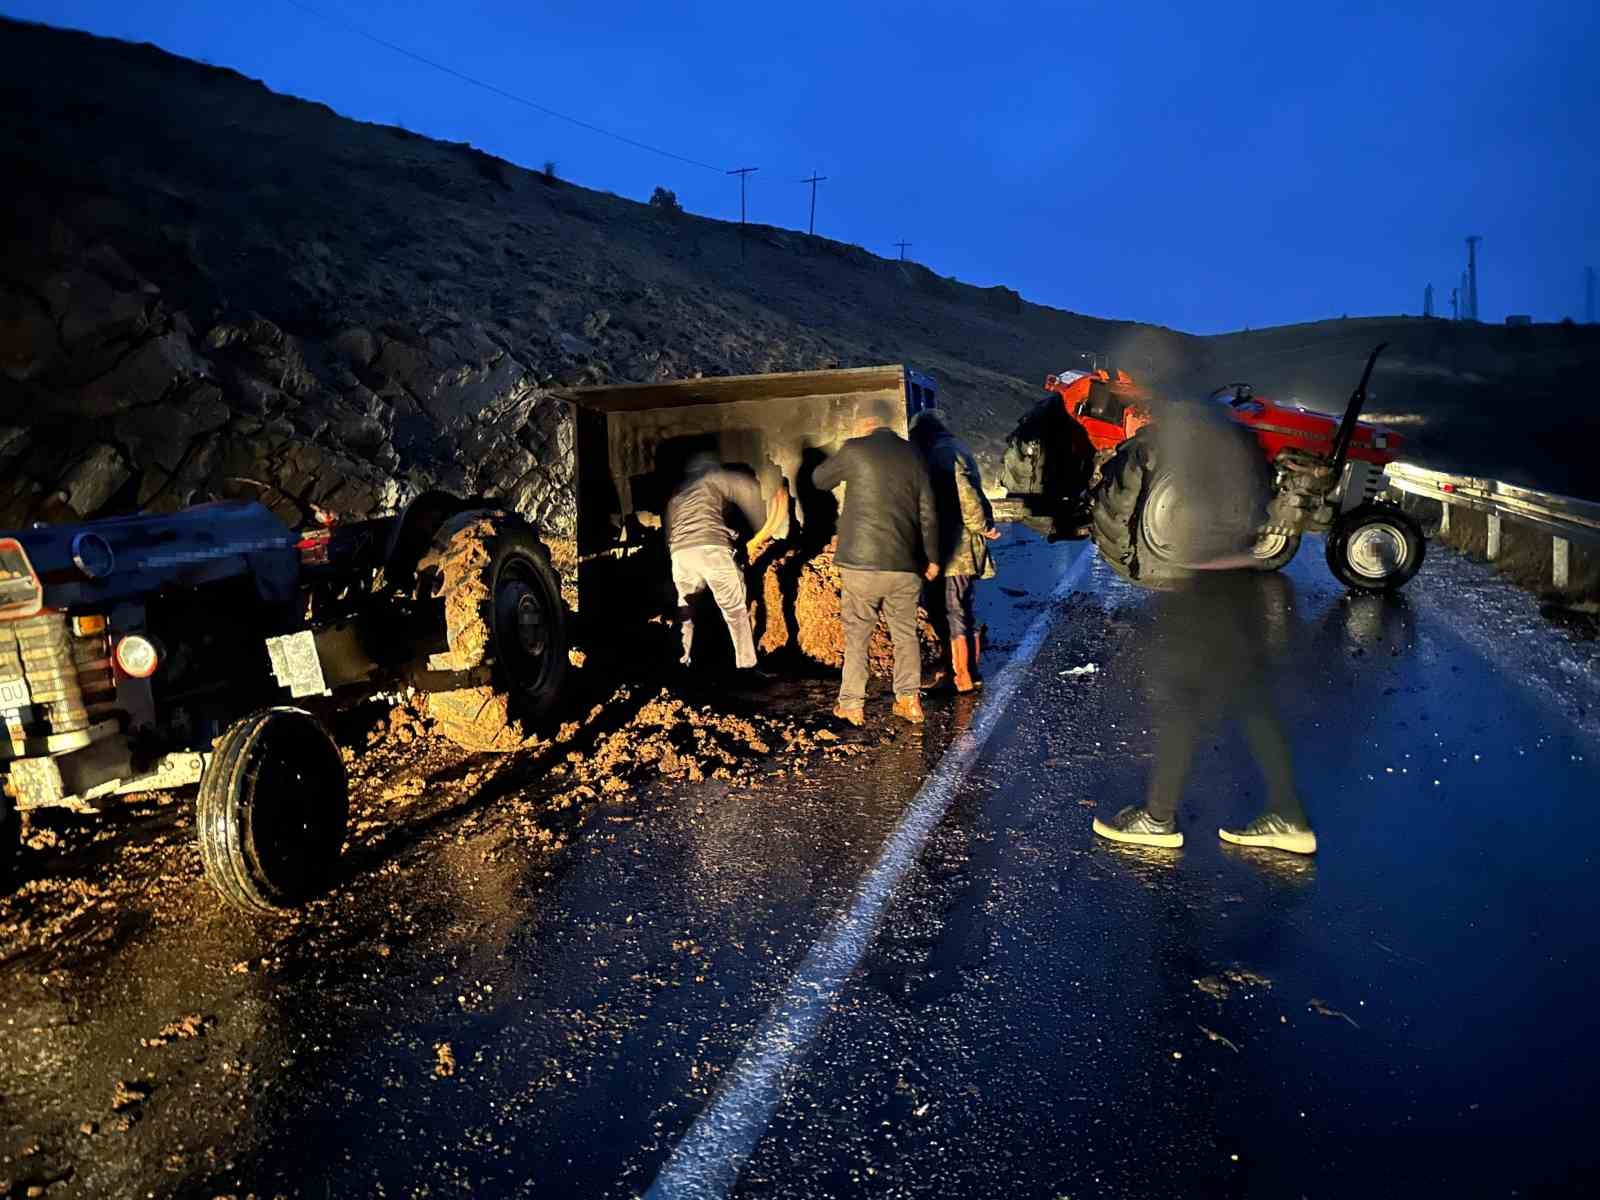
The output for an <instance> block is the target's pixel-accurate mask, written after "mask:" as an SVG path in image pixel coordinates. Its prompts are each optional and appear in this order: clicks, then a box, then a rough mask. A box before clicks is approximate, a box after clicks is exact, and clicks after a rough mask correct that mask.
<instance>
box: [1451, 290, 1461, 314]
mask: <svg viewBox="0 0 1600 1200" xmlns="http://www.w3.org/2000/svg"><path fill="white" fill-rule="evenodd" d="M1450 319H1451V320H1452V321H1459V320H1461V289H1460V288H1451V289H1450Z"/></svg>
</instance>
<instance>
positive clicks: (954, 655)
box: [950, 637, 978, 693]
mask: <svg viewBox="0 0 1600 1200" xmlns="http://www.w3.org/2000/svg"><path fill="white" fill-rule="evenodd" d="M950 670H951V672H952V673H953V675H954V677H955V684H956V691H958V692H963V693H965V692H972V691H976V690H977V688H978V685H977V683H976V682H975V681H974V680H973V678H972V639H971V638H969V637H954V638H951V639H950Z"/></svg>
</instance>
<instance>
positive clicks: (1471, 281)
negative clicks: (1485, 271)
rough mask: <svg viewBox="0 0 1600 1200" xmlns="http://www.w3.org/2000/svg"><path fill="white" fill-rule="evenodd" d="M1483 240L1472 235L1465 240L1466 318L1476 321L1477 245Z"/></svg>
mask: <svg viewBox="0 0 1600 1200" xmlns="http://www.w3.org/2000/svg"><path fill="white" fill-rule="evenodd" d="M1481 241H1483V238H1482V237H1480V236H1479V235H1477V234H1473V235H1472V236H1471V237H1469V238H1468V239H1467V316H1469V317H1471V318H1472V319H1473V320H1474V321H1476V320H1477V319H1478V243H1479V242H1481Z"/></svg>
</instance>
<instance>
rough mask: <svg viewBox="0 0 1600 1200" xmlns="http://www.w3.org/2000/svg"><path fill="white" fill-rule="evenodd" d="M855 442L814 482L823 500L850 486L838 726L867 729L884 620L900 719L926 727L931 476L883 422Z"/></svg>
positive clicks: (933, 554)
mask: <svg viewBox="0 0 1600 1200" xmlns="http://www.w3.org/2000/svg"><path fill="white" fill-rule="evenodd" d="M855 433H856V436H855V437H853V438H851V439H850V440H849V441H847V442H846V443H845V444H844V445H843V446H841V447H840V448H839V452H838V453H837V454H835V455H834V456H833V457H832V458H830V459H828V460H827V461H826V462H824V463H822V464H821V465H820V466H818V467H817V469H816V471H815V472H814V473H813V475H812V480H813V482H814V483H815V485H816V486H817V487H818V488H819V489H820V490H822V491H831V490H832V489H834V488H836V487H838V486H839V485H840V484H841V483H842V484H844V485H845V494H844V511H843V512H841V513H840V514H839V546H838V550H837V551H836V552H835V554H834V561H835V562H836V563H837V564H838V567H839V576H840V579H841V584H842V586H841V589H840V593H841V594H840V597H839V611H840V616H841V618H842V619H843V622H844V680H843V682H842V683H841V684H840V686H839V703H838V705H837V706H835V708H834V710H833V714H834V716H836V717H838V718H839V719H840V720H842V721H848V722H849V723H850V724H852V725H862V724H864V723H865V722H866V699H867V644H868V643H869V642H870V641H871V640H872V631H873V629H874V628H875V627H876V626H877V624H878V613H879V611H880V610H881V611H882V612H883V615H884V619H885V620H886V621H887V623H888V625H889V637H890V639H891V640H892V641H893V642H894V695H895V700H894V715H895V716H897V717H900V718H902V719H904V720H906V721H910V722H911V723H912V724H913V725H920V724H921V723H922V719H923V718H922V699H921V695H920V693H921V691H922V650H921V647H920V646H919V645H918V642H917V600H918V599H919V597H920V596H921V593H922V581H923V580H924V579H929V580H932V579H934V578H936V577H937V576H938V574H939V564H938V562H937V555H938V553H939V520H938V515H937V509H936V506H935V502H934V497H933V486H932V484H931V483H930V482H929V479H928V469H927V466H926V464H924V462H923V461H922V456H921V455H920V454H918V453H917V451H916V449H915V448H914V447H913V446H912V445H911V444H910V443H909V442H907V441H906V440H905V439H904V438H902V437H900V436H899V435H898V434H897V433H895V432H894V431H893V430H892V429H889V428H888V427H887V426H886V425H885V424H884V422H883V420H882V419H881V418H878V417H864V418H862V419H861V420H859V421H858V422H857V423H856V429H855Z"/></svg>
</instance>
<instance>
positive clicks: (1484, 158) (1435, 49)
mask: <svg viewBox="0 0 1600 1200" xmlns="http://www.w3.org/2000/svg"><path fill="white" fill-rule="evenodd" d="M306 3H308V4H309V5H310V7H311V8H312V9H313V10H316V11H318V12H321V13H327V14H330V15H331V16H333V17H335V18H336V22H332V23H330V22H328V21H324V20H321V19H319V18H318V17H316V16H313V15H311V14H310V13H308V12H307V11H305V10H304V9H303V8H300V7H297V6H296V4H295V3H293V2H291V0H252V2H250V3H239V2H235V0H161V2H150V0H78V2H73V0H0V12H3V13H5V14H7V15H11V16H18V17H24V18H29V19H33V20H42V21H48V22H50V23H53V24H61V25H70V26H74V27H77V28H82V29H87V30H90V31H92V32H95V33H101V34H107V35H111V36H115V37H120V38H127V39H134V40H141V41H150V42H154V43H155V44H157V45H159V46H162V47H164V48H165V49H168V50H171V51H173V52H175V53H178V54H183V55H187V56H190V57H193V58H199V59H204V60H206V61H208V62H212V63H216V64H219V65H226V66H230V67H233V68H235V69H237V70H239V71H241V72H243V73H244V74H246V75H249V76H253V77H256V78H259V79H262V80H264V81H265V82H266V83H267V84H268V85H269V86H270V87H272V88H274V89H276V90H278V91H281V92H286V93H290V94H293V95H297V96H304V97H309V98H313V99H316V100H320V101H323V102H325V103H327V104H329V105H331V106H332V107H333V108H334V109H336V110H337V111H339V112H341V113H344V114H346V115H348V116H352V117H357V118H361V119H364V120H370V121H378V122H383V123H401V124H404V125H406V126H408V127H409V128H411V129H414V130H417V131H419V132H422V133H426V134H429V135H431V136H435V137H441V138H448V139H451V140H455V141H470V142H472V143H473V144H474V145H477V146H481V147H484V148H485V149H487V150H490V151H492V152H494V153H496V154H499V155H502V156H504V157H506V158H508V159H511V160H513V161H515V162H518V163H521V164H524V165H527V166H533V167H537V166H539V165H541V164H543V163H544V162H545V161H546V160H553V161H555V162H556V163H557V165H558V170H559V173H560V174H561V175H562V176H563V177H565V178H567V179H570V180H572V181H574V182H576V183H580V184H583V185H586V186H588V187H594V188H601V189H606V190H609V191H614V192H617V193H619V194H621V195H625V196H631V197H635V198H639V199H643V198H645V197H647V196H648V195H649V194H650V192H651V190H652V189H653V188H654V187H655V186H656V185H658V184H660V185H664V186H666V187H669V188H672V189H673V190H674V191H676V192H677V194H678V196H679V198H680V199H681V200H682V201H683V203H684V204H685V205H686V206H687V207H688V208H689V209H691V210H693V211H695V212H698V213H704V214H707V215H711V216H720V217H730V216H731V217H734V218H737V216H738V184H737V180H735V179H733V178H730V177H727V176H724V175H723V174H721V173H720V171H711V170H707V169H704V168H703V167H699V166H691V165H688V164H685V163H682V162H677V161H673V160H671V159H667V158H662V157H658V156H656V155H653V154H650V153H648V152H645V151H642V150H637V149H634V148H632V147H630V146H626V145H623V144H621V143H619V142H616V141H612V140H610V139H608V138H605V137H602V136H597V135H596V134H593V133H590V132H587V131H585V130H582V129H579V128H576V127H574V126H572V125H570V124H567V123H565V122H563V121H560V120H557V119H555V118H552V117H549V116H544V115H541V114H539V113H537V112H534V111H532V110H531V109H528V108H526V107H523V106H521V105H518V104H515V103H512V102H510V101H507V100H504V99H501V98H499V97H496V96H493V95H490V94H488V93H486V92H484V91H482V90H480V89H478V88H475V87H473V86H471V85H469V84H467V83H464V82H462V81H460V80H458V79H455V78H452V77H450V76H448V75H446V74H443V73H441V72H439V71H436V70H432V69H430V68H429V67H426V66H423V65H421V64H419V63H417V62H415V61H412V60H410V59H408V58H406V57H404V56H402V55H400V54H397V53H395V52H393V51H391V50H388V49H384V48H382V47H380V46H377V45H374V44H373V43H372V42H370V41H365V40H363V39H362V38H360V37H359V36H357V35H355V34H353V33H351V32H350V31H349V30H348V29H346V28H343V27H341V25H340V24H339V23H338V22H348V23H349V24H353V25H356V26H359V27H361V28H363V29H365V30H368V31H370V32H372V33H374V34H377V35H380V36H382V37H384V38H386V39H388V40H390V41H393V42H395V43H398V44H400V45H403V46H405V47H407V48H410V49H412V50H414V51H416V52H418V53H420V54H423V55H426V56H428V57H430V58H433V59H435V60H437V61H439V62H442V63H446V64H448V65H450V66H451V67H454V68H456V69H458V70H460V71H463V72H465V73H468V74H470V75H473V76H475V77H477V78H480V79H482V80H485V81H488V82H491V83H493V84H496V85H498V86H500V87H503V88H505V89H506V90H509V91H512V92H516V93H518V94H520V95H523V96H526V97H527V98H529V99H531V100H534V101H536V102H538V103H540V104H543V105H546V106H548V107H550V108H554V109H557V110H560V111H562V112H564V113H568V114H570V115H572V116H575V117H578V118H581V119H583V120H585V121H587V122H590V123H592V124H595V125H599V126H603V127H605V128H607V129H610V130H614V131H616V132H618V133H620V134H624V135H626V136H628V137H631V138H634V139H637V140H639V141H643V142H648V143H652V144H655V145H659V146H661V147H664V148H666V149H669V150H672V151H674V152H676V153H679V154H681V155H684V156H686V157H689V158H693V159H697V160H700V161H702V162H704V163H708V164H712V165H714V166H716V167H718V168H723V167H738V166H755V167H759V168H760V171H759V173H758V174H756V175H753V176H751V178H750V215H751V219H752V220H757V221H762V222H767V223H771V224H775V225H782V226H787V227H790V228H800V229H804V228H805V221H806V206H807V200H808V195H809V192H808V188H807V187H806V186H805V185H804V184H802V183H800V182H799V180H800V179H801V177H802V176H805V175H808V174H810V173H811V172H812V171H813V170H817V171H819V172H821V173H822V174H823V175H826V176H828V177H829V178H828V181H827V182H825V183H823V184H822V185H821V190H820V192H819V198H818V205H817V231H818V232H819V233H823V234H826V235H828V236H830V237H834V238H838V239H840V240H843V241H847V242H856V243H859V244H861V245H863V246H866V247H867V248H868V249H870V250H873V251H875V252H877V253H881V254H885V255H891V256H892V255H894V254H895V253H896V250H895V248H894V243H895V242H896V241H898V240H900V239H902V238H903V239H905V240H907V241H909V242H911V243H912V245H911V248H910V250H909V252H908V253H909V255H910V256H911V257H912V258H915V259H917V260H918V261H920V262H923V263H926V264H927V265H928V266H930V267H932V268H933V269H934V270H936V271H939V272H940V273H941V274H946V275H953V276H956V277H957V278H960V279H962V280H965V281H968V282H974V283H980V284H992V283H1004V284H1007V285H1009V286H1011V287H1014V288H1016V289H1017V290H1019V291H1020V292H1022V293H1023V294H1024V295H1025V296H1027V297H1028V298H1029V299H1032V300H1037V301H1040V302H1043V303H1047V304H1053V305H1058V306H1060V307H1063V308H1068V309H1073V310H1075V311H1079V312H1085V313H1092V314H1095V315H1099V316H1107V317H1123V318H1132V319H1138V320H1146V321H1155V322H1160V323H1163V324H1168V325H1173V326H1176V327H1178V328H1182V329H1188V330H1192V331H1195V332H1214V331H1220V330H1226V329H1234V328H1238V327H1240V326H1245V325H1250V326H1262V325H1268V324H1282V323H1286V322H1292V321H1300V320H1314V319H1318V318H1322V317H1328V316H1337V315H1339V314H1340V313H1350V314H1352V315H1355V314H1376V313H1397V312H1409V313H1416V312H1418V311H1420V309H1421V304H1422V289H1423V285H1424V284H1425V283H1427V282H1429V281H1432V282H1433V283H1434V285H1435V287H1436V291H1437V300H1436V305H1437V310H1438V311H1440V312H1443V313H1446V314H1448V312H1449V297H1450V287H1451V285H1452V283H1454V282H1455V280H1456V279H1457V277H1458V275H1459V273H1460V271H1461V270H1462V268H1463V266H1464V263H1465V247H1464V245H1463V241H1462V239H1463V238H1464V237H1465V235H1467V234H1469V233H1478V234H1482V235H1483V236H1484V239H1485V240H1484V244H1483V247H1482V250H1481V259H1480V270H1479V278H1480V285H1479V290H1480V296H1481V301H1480V305H1481V310H1482V315H1483V318H1484V319H1485V320H1488V321H1496V322H1498V321H1500V320H1502V319H1503V318H1504V316H1505V315H1506V313H1508V312H1528V313H1532V314H1533V315H1534V316H1535V318H1536V319H1539V320H1557V319H1559V318H1561V317H1562V316H1564V315H1567V314H1571V315H1572V316H1573V317H1575V318H1576V319H1579V320H1581V319H1582V318H1583V311H1582V309H1583V290H1582V288H1583V267H1584V265H1585V264H1595V265H1597V266H1600V3H1597V2H1596V0H1574V2H1570V3H1558V2H1555V0H1521V2H1504V3H1488V2H1486V0H1449V2H1433V0H1430V2H1413V3H1404V2H1388V3H1373V2H1368V0H1347V2H1345V3H1315V4H1281V3H1278V4H1266V3H1263V4H1239V3H1203V2H1200V0H1195V2H1193V3H1157V2H1147V0H1139V2H1134V0H1126V2H1122V3H1118V2H1114V0H1110V2H1098V0H1096V2H1085V3H1059V4H1045V3H1028V4H1023V3H1008V2H1005V0H989V2H987V3H969V4H951V3H940V2H938V0H923V2H921V3H898V2H897V3H889V2H883V3H865V2H862V3H853V4H852V3H836V2H828V0H807V2H803V3H750V2H749V0H743V2H739V3H733V2H726V3H709V2H702V3H674V2H673V0H603V2H601V3H581V2H567V0H560V2H555V0H552V2H547V3H538V2H533V0H525V2H522V3H517V2H513V0H454V2H448V3H447V2H444V0H306ZM181 119H182V117H181V114H174V120H181Z"/></svg>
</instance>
